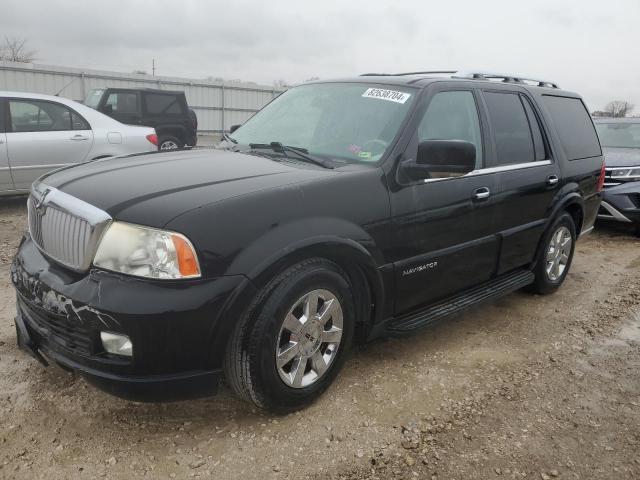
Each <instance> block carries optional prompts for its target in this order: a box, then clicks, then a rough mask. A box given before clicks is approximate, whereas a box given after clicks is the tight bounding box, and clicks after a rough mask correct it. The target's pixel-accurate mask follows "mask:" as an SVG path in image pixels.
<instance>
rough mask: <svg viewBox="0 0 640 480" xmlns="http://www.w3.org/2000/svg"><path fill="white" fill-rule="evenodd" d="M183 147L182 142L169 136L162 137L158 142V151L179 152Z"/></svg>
mask: <svg viewBox="0 0 640 480" xmlns="http://www.w3.org/2000/svg"><path fill="white" fill-rule="evenodd" d="M183 147H184V142H182V141H180V139H179V138H177V137H174V136H171V135H166V136H162V137H160V140H159V141H158V150H179V149H181V148H183Z"/></svg>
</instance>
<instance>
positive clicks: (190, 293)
mask: <svg viewBox="0 0 640 480" xmlns="http://www.w3.org/2000/svg"><path fill="white" fill-rule="evenodd" d="M11 278H12V282H13V284H14V286H15V288H16V292H17V304H16V310H17V316H16V332H17V338H18V343H19V345H20V346H21V348H22V349H23V350H26V351H27V352H28V353H30V354H32V355H33V356H35V357H36V358H38V360H40V361H41V362H46V361H47V360H49V361H51V362H55V363H58V364H60V365H61V366H63V367H64V368H67V369H72V370H75V371H77V372H79V373H80V374H82V375H84V376H85V377H86V378H87V379H88V380H89V381H90V382H91V383H94V384H96V385H97V386H99V387H101V388H102V389H104V390H106V391H108V392H110V393H113V394H115V395H118V396H121V397H125V398H131V399H135V400H151V401H160V400H173V399H181V398H192V397H198V396H204V395H209V394H212V393H215V391H216V389H217V386H218V383H219V379H220V378H221V375H222V373H221V372H222V369H221V366H222V361H221V360H222V356H223V351H222V348H221V345H224V342H221V341H220V339H219V338H217V336H219V335H222V334H224V332H226V331H227V330H228V328H222V327H223V326H225V325H227V324H228V323H230V322H234V319H233V318H230V316H229V315H230V314H231V312H229V311H228V304H229V301H230V299H231V298H233V296H234V294H235V292H237V291H238V290H241V289H242V287H243V286H245V284H246V283H247V282H248V281H247V280H246V279H245V278H244V277H241V276H233V277H231V276H229V277H219V278H216V279H209V280H197V281H188V282H159V281H145V280H140V279H133V278H131V277H125V276H123V275H118V274H113V273H109V272H104V271H99V270H92V271H91V272H89V273H88V274H77V273H74V272H70V271H68V270H66V269H64V268H61V267H60V266H58V265H57V264H55V263H54V262H52V261H50V260H49V259H47V258H46V257H45V256H44V255H43V254H42V253H41V252H40V251H39V250H38V249H37V248H36V247H35V245H34V244H33V243H32V242H31V240H30V239H29V237H28V236H27V237H26V238H25V240H24V241H23V243H22V244H21V246H20V249H19V251H18V254H17V255H16V258H15V260H14V262H13V264H12V267H11ZM225 312H226V315H225ZM225 319H228V321H225ZM105 330H106V331H111V332H116V333H123V334H125V335H127V336H128V337H129V338H130V339H131V341H132V342H133V356H132V357H123V356H118V355H113V354H109V353H107V352H105V351H104V349H103V348H102V343H101V341H100V331H105Z"/></svg>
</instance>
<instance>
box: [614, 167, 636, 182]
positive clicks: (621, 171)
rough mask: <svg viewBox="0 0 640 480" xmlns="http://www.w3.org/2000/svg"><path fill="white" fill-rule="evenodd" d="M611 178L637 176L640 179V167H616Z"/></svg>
mask: <svg viewBox="0 0 640 480" xmlns="http://www.w3.org/2000/svg"><path fill="white" fill-rule="evenodd" d="M611 178H630V179H631V178H636V179H640V167H634V168H616V169H614V170H612V171H611Z"/></svg>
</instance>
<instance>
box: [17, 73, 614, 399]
mask: <svg viewBox="0 0 640 480" xmlns="http://www.w3.org/2000/svg"><path fill="white" fill-rule="evenodd" d="M341 81H342V82H344V80H341ZM346 81H349V82H366V83H371V82H375V83H379V84H385V85H394V84H403V85H407V84H410V85H412V86H413V87H415V88H416V89H420V90H418V94H419V95H420V99H419V100H420V101H416V102H415V105H414V106H413V107H412V110H411V111H410V112H409V114H408V117H407V119H406V121H405V123H403V128H402V130H401V132H400V133H399V134H398V135H397V137H396V138H395V140H394V141H393V143H392V144H391V145H390V146H389V149H388V151H387V152H386V153H385V156H384V157H383V158H382V159H381V161H380V162H379V163H370V164H364V163H362V164H356V163H352V164H344V165H339V166H337V167H336V168H333V169H329V168H323V167H321V166H318V165H314V164H312V163H305V162H302V161H296V160H295V158H289V159H285V158H278V159H273V158H266V156H265V155H262V154H256V153H255V152H254V153H253V154H252V153H250V152H248V153H247V152H245V153H241V152H236V151H230V150H201V151H190V152H175V153H174V152H167V153H154V154H149V155H134V156H130V157H122V158H117V159H111V160H108V161H95V162H91V163H87V164H83V165H79V166H76V167H73V168H67V169H63V170H60V171H57V172H54V173H52V174H49V175H47V176H45V177H43V178H42V179H41V181H42V182H43V183H44V184H46V185H49V186H51V187H55V188H57V189H59V190H61V191H63V192H65V193H67V194H69V195H71V196H73V197H77V198H79V199H81V200H84V201H85V202H87V203H89V204H91V205H94V206H96V207H98V208H99V209H102V210H104V211H106V212H107V213H109V215H111V216H112V217H113V219H115V220H117V221H125V222H130V223H134V224H140V225H146V226H151V227H156V228H166V229H169V230H172V231H175V232H179V233H181V234H183V235H185V236H186V237H187V238H188V239H189V240H190V241H191V242H192V244H193V246H194V248H195V250H196V254H197V257H198V261H199V264H200V268H201V271H202V278H199V279H197V280H184V281H152V280H146V279H142V278H133V277H130V276H127V275H124V274H117V273H109V272H106V271H101V270H99V269H95V268H94V269H92V270H90V271H89V272H88V273H86V274H80V273H75V272H71V271H69V270H67V269H65V268H64V267H62V266H60V265H58V264H56V263H55V262H53V261H52V260H49V259H48V258H47V257H46V256H44V255H43V254H42V253H41V252H40V251H39V250H38V249H37V248H36V247H35V245H34V244H33V242H32V241H31V240H30V238H29V236H28V235H27V237H26V239H25V241H24V242H23V243H22V245H21V247H20V249H19V251H18V254H17V256H16V259H15V261H14V265H13V270H12V280H13V282H14V284H15V286H16V290H17V292H18V298H19V300H18V310H19V312H20V313H19V316H20V324H21V325H23V326H25V328H26V332H27V334H28V335H29V336H30V338H31V339H30V341H29V342H27V343H28V344H29V346H26V348H30V349H31V350H32V351H37V350H38V349H39V348H40V349H42V351H44V352H45V356H49V357H51V356H52V357H54V360H55V361H58V362H60V363H63V364H66V365H67V366H70V367H71V368H74V369H78V370H80V371H83V372H84V373H85V374H88V375H92V376H93V378H94V380H95V381H96V382H99V381H100V380H101V379H102V380H104V381H107V384H106V387H105V388H107V389H109V390H110V391H117V393H118V394H120V395H128V394H131V392H133V394H136V396H137V393H138V389H139V385H140V384H141V379H144V378H147V377H148V378H151V379H160V380H162V379H165V380H177V381H178V382H182V381H186V380H185V378H188V379H191V378H200V379H202V378H206V379H211V378H213V377H216V378H217V376H219V374H220V369H221V367H222V364H223V356H224V350H225V348H226V345H227V339H228V337H229V334H230V332H231V330H232V329H233V328H234V326H235V325H236V323H237V321H238V319H239V318H240V317H241V315H242V314H243V312H244V309H245V308H246V306H247V305H248V304H249V303H250V302H251V300H252V299H253V298H254V297H255V295H256V293H257V292H258V291H260V289H261V288H262V287H263V286H264V285H265V284H266V283H267V282H268V281H269V280H270V279H271V278H273V276H274V275H276V274H277V273H279V272H281V271H282V270H283V268H284V267H286V266H289V265H292V264H295V263H297V262H299V261H301V260H303V259H305V258H309V257H312V256H321V257H326V258H328V259H331V260H332V261H334V262H336V263H338V264H339V265H342V266H344V268H345V270H348V271H349V272H357V273H358V274H354V275H353V278H354V279H357V280H358V281H359V282H360V283H358V284H357V285H355V287H356V288H361V289H365V290H367V292H368V296H366V295H365V296H363V298H369V297H370V298H371V305H365V306H363V308H362V311H363V312H366V313H367V317H366V318H359V319H358V321H359V322H360V326H361V327H362V331H363V335H362V337H363V338H372V337H375V336H378V335H387V334H393V333H398V332H400V331H403V332H406V331H408V330H410V329H412V328H418V327H420V326H422V325H424V324H426V323H429V321H430V320H429V319H434V318H436V317H438V318H439V317H440V316H442V315H443V312H445V313H447V312H448V313H451V312H456V311H458V310H459V308H458V307H460V308H462V307H465V306H468V305H470V304H474V303H477V302H480V301H483V300H486V299H489V298H495V297H497V296H499V295H504V294H506V293H508V292H510V291H512V290H513V289H516V288H520V287H522V286H523V285H526V284H527V283H529V282H530V281H531V276H532V274H531V268H532V263H533V262H534V259H535V256H536V253H537V251H538V244H539V243H540V239H541V238H542V236H543V234H544V232H545V231H546V229H547V227H548V226H549V224H550V223H551V222H552V221H553V220H554V219H555V218H556V217H557V216H558V215H559V214H560V213H561V212H563V211H565V210H566V211H569V212H570V213H571V214H572V215H573V216H574V220H575V221H576V224H577V225H576V226H577V228H578V231H579V232H580V231H582V232H584V231H587V230H589V229H590V227H592V225H593V222H594V221H595V217H596V214H597V211H598V208H599V203H600V196H601V194H600V193H599V192H598V191H597V183H598V177H599V174H600V170H601V165H602V156H594V157H589V158H584V159H579V160H572V161H569V160H568V159H567V158H566V155H565V153H564V152H563V149H562V146H561V142H560V139H559V136H558V132H557V131H556V128H555V126H554V124H553V119H552V118H551V117H550V115H549V112H548V111H547V110H546V108H545V106H544V103H543V102H542V101H541V96H542V95H545V94H548V93H549V91H550V90H553V94H554V95H560V96H562V95H565V96H567V97H569V98H574V99H578V98H579V97H577V96H576V95H574V94H570V93H567V92H563V91H560V90H558V89H550V88H541V87H528V86H524V85H521V84H509V83H504V84H498V83H495V82H491V83H489V82H486V81H477V80H475V81H474V80H459V79H458V80H454V79H425V78H421V77H420V76H416V77H406V78H401V77H394V78H390V77H367V78H365V79H363V78H360V79H351V80H346ZM487 89H491V91H496V92H510V93H515V94H517V95H520V96H524V97H526V98H527V99H529V100H528V101H530V102H531V106H532V108H533V110H534V111H535V115H536V118H539V121H540V126H541V130H542V133H543V136H544V142H545V148H546V149H548V152H547V158H546V159H544V160H541V161H537V162H529V163H526V164H513V165H499V164H498V161H497V155H496V152H497V150H498V149H497V146H496V141H495V138H494V137H495V131H494V130H495V128H494V125H492V122H491V121H490V118H489V117H490V114H489V111H488V109H487V106H486V104H485V102H484V100H483V95H484V93H483V92H484V91H485V90H487ZM450 91H464V92H471V95H472V98H473V99H474V101H475V102H476V107H477V118H478V122H479V131H480V137H479V138H481V143H482V150H481V151H477V154H478V155H481V157H480V156H479V157H478V158H481V159H482V161H481V162H479V165H477V167H476V170H474V171H473V172H471V173H469V174H467V175H464V176H451V177H443V178H440V177H436V176H434V177H431V178H428V179H425V180H419V181H415V180H413V181H410V180H407V178H405V177H404V176H403V175H402V164H403V162H406V161H408V160H414V159H415V158H414V157H415V153H414V152H415V151H416V150H417V142H418V140H417V137H416V132H417V129H418V125H419V123H420V121H421V118H422V117H423V115H424V114H425V111H427V109H428V106H429V105H430V102H431V99H432V98H433V97H434V95H435V94H437V93H439V92H450ZM554 179H555V180H554ZM359 274H362V275H359ZM360 279H366V282H364V281H360ZM48 291H51V292H53V293H52V294H51V295H50V297H46V298H57V299H58V302H59V298H60V296H63V297H64V298H65V299H66V300H68V301H69V302H70V303H68V304H67V305H70V306H71V307H70V309H69V308H67V307H63V308H62V309H61V310H60V309H59V310H58V311H55V309H53V310H52V309H51V305H50V302H49V304H47V302H46V301H45V300H44V299H45V297H44V296H43V295H46V292H48ZM63 303H64V302H63ZM83 307H90V308H88V309H87V308H83ZM369 307H370V308H369ZM78 309H79V310H81V311H83V312H85V313H83V315H88V317H90V318H86V319H85V320H87V323H86V324H84V327H83V328H85V329H86V330H85V331H81V332H79V333H78V332H74V331H73V328H72V327H73V325H71V324H69V322H70V321H73V319H74V318H75V316H77V314H76V310H78ZM98 314H100V315H103V316H104V317H100V318H97V317H96V315H98ZM38 315H39V316H40V317H39V318H35V317H37V316H38ZM101 319H102V320H105V321H106V322H107V323H108V325H106V326H105V324H104V323H103V322H102V320H101ZM425 319H426V320H425ZM38 322H40V324H42V325H44V327H42V326H41V328H40V330H41V331H42V334H39V333H38V331H39V330H38ZM56 322H62V323H61V325H63V326H64V325H66V327H65V328H66V330H64V329H63V330H60V331H59V333H60V332H62V333H64V332H66V333H65V334H64V335H62V333H60V335H58V334H56V328H57V327H56V325H57V324H56ZM109 322H111V323H109ZM54 324H56V325H54ZM70 325H71V326H70ZM74 328H75V327H74ZM104 328H108V329H110V330H113V331H116V332H122V333H125V334H127V335H129V336H130V337H131V339H132V341H133V343H134V345H135V346H136V347H135V348H134V352H135V354H134V357H133V358H132V359H128V360H126V359H125V360H123V359H122V358H117V356H113V355H111V356H110V355H106V354H105V353H104V352H102V351H101V347H100V343H99V341H98V338H99V332H100V331H101V330H102V329H104ZM65 335H66V337H65ZM74 335H76V336H77V335H79V337H77V338H76V337H74ZM74 338H76V340H78V342H79V344H78V345H79V347H78V346H77V345H75V344H74V340H73V339H74ZM25 345H26V344H25ZM80 347H81V348H80ZM105 379H106V380H105ZM207 382H208V383H207ZM207 382H205V383H207V384H208V385H209V386H210V385H211V383H213V382H210V381H209V380H207ZM142 383H144V382H142ZM131 385H137V386H135V387H132V386H131ZM181 385H183V384H181ZM120 387H122V388H120ZM179 388H185V389H187V387H184V385H183V386H181V387H179ZM187 390H188V389H187ZM127 392H129V393H127Z"/></svg>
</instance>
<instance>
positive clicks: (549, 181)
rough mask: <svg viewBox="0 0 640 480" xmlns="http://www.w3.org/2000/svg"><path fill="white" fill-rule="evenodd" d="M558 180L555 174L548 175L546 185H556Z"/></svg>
mask: <svg viewBox="0 0 640 480" xmlns="http://www.w3.org/2000/svg"><path fill="white" fill-rule="evenodd" d="M559 181H560V179H559V178H558V176H557V175H549V178H547V185H552V186H553V185H557V184H558V182H559Z"/></svg>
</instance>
